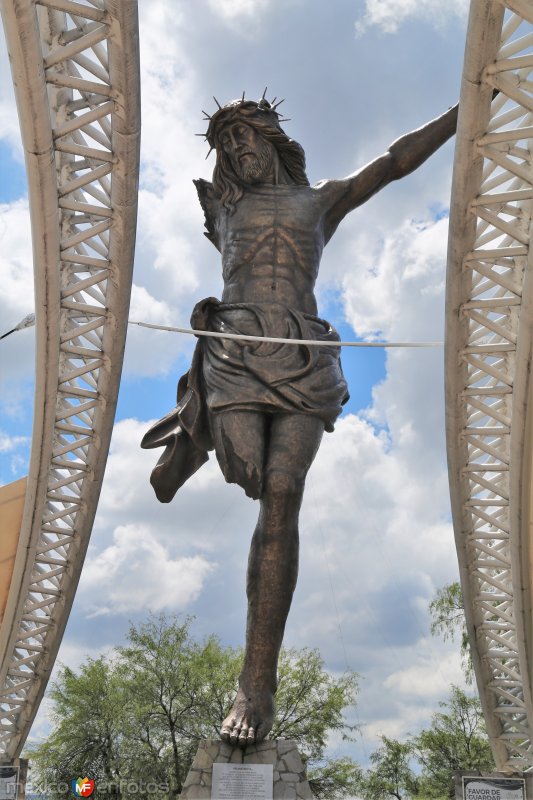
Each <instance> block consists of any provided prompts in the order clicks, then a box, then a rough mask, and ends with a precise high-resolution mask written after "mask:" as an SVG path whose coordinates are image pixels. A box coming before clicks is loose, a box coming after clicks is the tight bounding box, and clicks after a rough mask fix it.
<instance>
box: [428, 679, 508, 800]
mask: <svg viewBox="0 0 533 800" xmlns="http://www.w3.org/2000/svg"><path fill="white" fill-rule="evenodd" d="M440 706H441V708H443V709H444V710H443V711H441V712H438V713H436V714H434V715H433V718H432V721H431V722H432V724H431V727H430V728H428V729H426V730H422V731H420V733H419V734H418V736H415V737H414V738H413V739H412V745H413V748H414V752H415V755H416V758H417V760H418V761H419V763H420V764H421V766H422V774H421V776H420V796H421V797H423V798H427V799H428V800H429V799H430V798H431V799H432V800H433V799H434V800H447V798H450V800H453V798H455V788H454V772H456V771H457V770H468V769H472V770H493V769H495V766H494V761H493V758H492V753H491V750H490V745H489V740H488V737H487V733H486V730H485V721H484V719H483V714H482V711H481V703H480V702H479V700H478V698H477V697H468V695H466V694H465V693H464V692H463V691H462V690H461V689H459V688H458V687H457V686H453V687H452V693H451V696H450V698H449V700H448V701H447V702H443V703H440Z"/></svg>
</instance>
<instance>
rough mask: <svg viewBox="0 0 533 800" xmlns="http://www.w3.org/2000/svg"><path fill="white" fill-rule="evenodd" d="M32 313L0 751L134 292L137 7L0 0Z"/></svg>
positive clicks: (85, 497)
mask: <svg viewBox="0 0 533 800" xmlns="http://www.w3.org/2000/svg"><path fill="white" fill-rule="evenodd" d="M2 14H3V21H4V27H5V31H6V38H7V42H8V48H9V50H10V57H11V62H12V68H13V77H14V81H15V87H16V91H17V104H18V108H19V116H20V120H21V130H22V138H23V143H24V147H25V150H26V162H27V171H28V182H29V194H30V208H31V217H32V230H33V243H34V261H35V281H36V315H37V353H38V355H37V362H38V363H37V370H36V402H35V419H34V432H33V447H32V456H31V463H30V475H29V482H28V486H29V488H28V493H27V497H26V507H25V512H24V519H23V524H22V531H21V536H20V542H19V550H18V553H17V560H16V565H15V571H14V576H13V580H12V585H11V589H10V595H9V598H8V604H7V608H6V613H5V616H4V619H3V620H2V626H1V628H0V654H1V656H2V661H1V662H0V754H1V755H3V756H4V757H14V756H16V755H18V753H19V752H20V749H21V747H22V745H23V743H24V740H25V738H26V736H27V733H28V731H29V727H30V725H31V722H32V720H33V717H34V715H35V713H36V711H37V708H38V705H39V702H40V700H41V698H42V695H43V692H44V689H45V686H46V682H47V679H48V676H49V674H50V671H51V668H52V666H53V663H54V659H55V656H56V653H57V650H58V647H59V644H60V641H61V637H62V633H63V630H64V627H65V624H66V621H67V618H68V614H69V611H70V607H71V604H72V600H73V597H74V592H75V589H76V585H77V582H78V578H79V574H80V571H81V566H82V563H83V558H84V555H85V551H86V548H87V544H88V539H89V535H90V532H91V527H92V522H93V518H94V514H95V510H96V504H97V501H98V495H99V491H100V486H101V482H102V478H103V470H104V466H105V461H106V458H107V452H108V448H109V439H110V435H111V429H112V425H113V418H114V410H115V403H116V396H117V392H118V384H119V379H120V370H121V365H122V355H123V347H124V341H125V332H126V326H127V312H128V304H129V295H130V290H131V270H132V263H133V251H134V239H135V223H136V204H137V180H138V156H139V129H140V124H139V70H138V28H137V7H136V3H135V0H128V2H123V0H78V2H70V0H39V2H37V3H36V2H35V0H3V6H2Z"/></svg>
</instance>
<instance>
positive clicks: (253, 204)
mask: <svg viewBox="0 0 533 800" xmlns="http://www.w3.org/2000/svg"><path fill="white" fill-rule="evenodd" d="M322 220H323V202H322V199H321V196H320V192H319V191H318V190H317V189H313V188H311V187H308V186H287V185H276V186H273V185H266V184H265V185H261V186H257V187H252V188H247V189H246V191H245V193H244V196H243V197H242V198H241V200H240V201H239V202H238V203H237V205H236V208H235V212H234V213H233V214H231V215H230V214H228V213H226V212H225V211H224V210H223V209H219V210H218V214H217V219H216V221H215V227H216V232H217V239H218V244H219V249H220V251H221V253H222V274H223V278H224V292H223V295H222V299H223V301H224V302H228V303H241V302H253V303H259V302H272V301H273V302H279V303H285V304H286V305H288V306H291V307H292V308H296V309H298V310H300V311H305V312H308V313H310V314H316V311H317V309H316V300H315V297H314V286H315V281H316V278H317V274H318V267H319V264H320V258H321V255H322V250H323V248H324V233H323V224H322Z"/></svg>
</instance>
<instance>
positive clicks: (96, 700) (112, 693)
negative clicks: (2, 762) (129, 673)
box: [31, 658, 124, 797]
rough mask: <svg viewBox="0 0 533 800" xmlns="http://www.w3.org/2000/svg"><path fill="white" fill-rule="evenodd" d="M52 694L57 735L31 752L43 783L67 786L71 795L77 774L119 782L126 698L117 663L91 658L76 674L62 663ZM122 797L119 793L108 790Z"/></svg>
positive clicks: (111, 782)
mask: <svg viewBox="0 0 533 800" xmlns="http://www.w3.org/2000/svg"><path fill="white" fill-rule="evenodd" d="M49 696H50V699H51V700H52V703H53V713H52V717H53V721H54V723H55V724H54V733H53V734H52V736H50V738H49V739H48V740H47V741H46V742H45V743H44V744H43V745H41V747H40V748H39V749H38V751H35V752H32V753H31V759H32V767H33V766H35V767H36V768H37V772H38V773H39V779H38V781H37V782H38V784H39V785H42V786H44V785H45V784H48V785H56V786H57V785H59V786H61V784H63V785H64V786H65V787H67V788H66V789H65V791H61V792H59V793H60V794H62V795H63V796H67V795H68V794H69V793H70V781H71V780H72V778H78V777H85V776H86V775H90V776H91V777H92V778H94V779H95V781H96V783H97V784H98V783H102V782H105V783H106V784H108V785H111V786H113V785H116V784H119V782H120V779H121V774H122V773H121V767H122V765H123V763H124V752H123V745H124V742H123V738H122V727H123V715H122V711H123V706H124V700H123V696H122V687H121V686H120V682H119V681H118V680H117V676H116V672H115V670H114V669H113V666H112V665H111V664H110V663H109V662H108V661H106V660H105V659H104V658H99V659H91V658H89V659H87V661H86V662H85V664H83V665H82V666H81V668H80V670H79V672H78V673H77V674H76V673H75V672H73V671H72V670H71V669H69V668H68V667H63V669H62V670H61V671H60V673H59V676H58V679H57V681H56V683H55V684H54V686H53V687H52V689H51V691H50V693H49ZM34 759H35V761H34ZM41 767H42V769H41ZM33 781H34V782H35V779H33ZM47 794H48V793H47ZM117 796H118V795H117V792H116V791H113V790H111V792H110V793H109V797H117Z"/></svg>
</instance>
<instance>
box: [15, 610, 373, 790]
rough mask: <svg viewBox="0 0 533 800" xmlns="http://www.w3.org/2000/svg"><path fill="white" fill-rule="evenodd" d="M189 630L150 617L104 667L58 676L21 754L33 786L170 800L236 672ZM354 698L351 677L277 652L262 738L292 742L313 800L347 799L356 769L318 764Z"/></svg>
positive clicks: (342, 763)
mask: <svg viewBox="0 0 533 800" xmlns="http://www.w3.org/2000/svg"><path fill="white" fill-rule="evenodd" d="M189 629H190V622H189V621H186V622H179V621H178V620H177V619H176V618H166V617H164V616H161V617H152V618H150V619H149V620H148V622H146V623H144V624H142V625H139V626H132V627H131V628H130V631H129V634H128V644H127V646H125V647H120V648H116V650H115V651H114V652H113V653H112V654H110V656H109V657H108V658H104V657H102V658H100V659H98V660H90V659H89V660H88V661H87V662H86V663H85V664H83V665H82V667H81V668H80V670H79V671H78V672H77V673H74V672H73V671H72V670H69V669H67V668H64V669H63V670H61V671H60V673H59V677H58V680H57V681H56V684H55V685H54V686H53V687H52V690H51V692H50V697H51V699H52V702H53V707H54V720H55V724H54V728H53V731H52V733H51V735H50V736H49V738H48V740H47V741H46V742H45V743H44V744H42V745H41V746H39V747H38V748H36V749H35V750H34V751H33V752H32V753H30V754H29V756H30V758H31V760H32V763H33V765H34V773H35V774H36V775H37V779H35V778H34V779H33V783H34V784H35V785H44V784H45V783H46V784H48V785H49V786H50V785H51V784H56V785H57V784H58V782H59V783H60V782H63V783H65V782H67V781H68V784H69V787H68V790H66V788H65V786H63V787H60V788H59V789H57V790H56V791H55V792H54V791H48V796H50V797H54V798H56V797H66V796H70V780H71V778H72V777H78V776H82V777H85V775H87V774H88V775H89V777H92V778H94V779H95V781H96V783H97V785H98V782H99V781H100V782H101V783H102V782H105V783H106V784H107V785H108V786H110V785H111V788H110V789H109V790H108V791H107V792H103V791H102V790H101V789H100V790H99V792H98V794H99V797H109V798H117V800H121V798H122V797H126V796H128V795H129V792H128V790H127V782H128V781H133V782H136V783H137V784H138V785H139V786H141V787H142V786H143V785H144V786H146V783H147V782H148V781H149V782H150V783H151V784H152V787H151V789H150V792H148V790H146V792H144V793H143V791H140V792H139V793H138V797H139V798H142V797H147V796H148V794H149V796H150V798H151V800H155V799H156V798H157V797H160V798H169V800H170V798H177V797H178V796H179V794H180V792H181V789H182V785H183V782H184V780H185V778H186V776H187V773H188V770H189V767H190V764H191V761H192V759H193V757H194V754H195V752H196V748H197V746H198V742H199V740H200V739H207V738H213V737H218V725H219V722H220V720H222V719H223V718H224V717H225V715H226V714H227V712H228V709H229V707H230V706H231V702H232V700H233V696H234V693H235V690H236V685H237V678H238V675H239V672H240V668H241V663H242V652H241V651H240V650H233V649H231V648H223V647H221V645H220V644H219V642H218V641H217V640H216V639H215V638H214V637H210V638H208V639H207V640H206V641H204V642H202V643H199V642H196V641H194V640H193V639H191V637H190V630H189ZM356 691H357V682H356V676H355V674H354V673H348V674H346V675H343V676H341V677H340V678H333V677H332V676H330V675H329V674H328V673H326V672H325V670H324V664H323V661H322V659H321V658H320V655H319V654H318V653H317V652H316V651H311V650H301V651H292V650H290V651H284V652H282V655H281V658H280V666H279V688H278V695H277V714H276V718H275V721H274V727H273V731H272V736H283V737H285V738H292V739H295V740H296V741H297V742H298V745H299V747H300V750H301V752H302V755H303V757H304V759H306V760H307V762H308V766H309V770H310V771H309V777H310V782H311V783H312V787H313V791H314V793H315V796H316V797H317V800H318V799H320V800H327V799H328V798H335V800H336V799H337V798H342V797H346V796H348V795H350V794H353V790H354V787H355V785H356V778H357V777H358V768H357V766H356V765H355V764H354V763H353V762H352V761H351V760H350V759H347V758H344V759H335V760H328V759H326V757H325V749H326V743H327V740H328V737H329V736H330V735H331V733H333V732H335V733H337V735H340V736H343V737H345V738H350V736H351V735H352V734H353V731H354V727H353V726H350V725H348V723H347V722H346V720H345V719H344V717H343V715H342V712H343V710H344V709H345V708H346V707H347V706H349V705H351V704H353V703H354V702H355V695H356ZM82 773H83V775H82ZM121 781H122V783H121ZM155 785H157V786H159V787H160V788H159V790H158V791H155V790H154V786H155ZM62 789H65V791H62Z"/></svg>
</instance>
